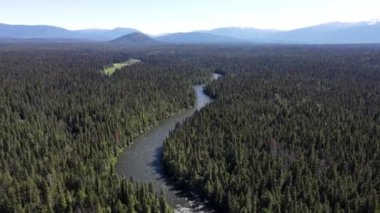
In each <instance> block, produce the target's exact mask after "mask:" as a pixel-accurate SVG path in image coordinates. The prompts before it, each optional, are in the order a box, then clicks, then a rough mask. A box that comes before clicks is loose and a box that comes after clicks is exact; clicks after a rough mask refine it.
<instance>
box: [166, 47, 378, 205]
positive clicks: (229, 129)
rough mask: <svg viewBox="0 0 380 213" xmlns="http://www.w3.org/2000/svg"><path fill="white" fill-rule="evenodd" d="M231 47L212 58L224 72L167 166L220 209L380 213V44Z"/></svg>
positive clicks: (171, 141) (169, 151) (182, 131)
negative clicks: (210, 101)
mask: <svg viewBox="0 0 380 213" xmlns="http://www.w3.org/2000/svg"><path fill="white" fill-rule="evenodd" d="M243 50H244V51H243ZM224 53H225V55H224V56H223V54H222V53H221V51H218V53H217V54H215V55H217V56H215V55H214V56H209V57H207V56H206V55H205V56H204V57H205V61H203V62H202V63H203V64H207V63H208V64H209V66H210V67H213V68H214V69H215V70H218V71H219V72H223V73H225V76H224V77H223V78H221V79H220V80H218V81H215V82H213V83H212V84H210V85H208V87H207V88H206V92H207V93H208V94H210V95H211V96H213V97H214V98H216V100H215V102H213V103H212V104H210V105H208V106H206V107H205V108H204V109H202V110H201V111H200V112H197V113H196V114H195V115H194V116H193V117H192V118H191V119H189V120H187V121H186V122H185V123H184V124H183V125H182V126H181V127H180V128H177V129H176V130H175V131H174V132H173V133H172V134H171V136H170V137H169V138H168V139H167V141H166V142H165V144H164V156H163V162H164V165H165V168H166V170H167V171H168V172H169V173H170V174H172V175H174V176H175V177H176V178H177V179H178V180H179V181H180V182H182V183H183V184H184V185H185V186H186V187H189V188H191V189H192V190H194V191H196V192H198V193H200V194H201V195H203V196H204V197H206V198H208V199H209V200H211V201H212V202H213V203H214V204H215V206H216V207H217V209H218V211H221V212H377V211H380V206H379V203H380V198H379V193H380V178H379V177H380V174H379V170H380V164H379V163H380V92H379V91H380V84H379V82H380V48H376V47H368V46H367V47H365V46H363V47H362V46H352V47H344V46H337V47H300V46H298V47H256V48H252V49H251V50H249V49H247V48H243V49H242V51H241V52H240V53H236V52H234V51H232V53H231V52H227V51H225V52H224ZM207 59H209V60H208V61H207ZM206 61H207V62H206Z"/></svg>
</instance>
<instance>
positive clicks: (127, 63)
mask: <svg viewBox="0 0 380 213" xmlns="http://www.w3.org/2000/svg"><path fill="white" fill-rule="evenodd" d="M140 62H141V61H140V60H139V59H129V60H128V61H124V62H121V63H114V64H112V66H109V67H105V68H104V69H103V72H104V74H106V75H108V76H110V75H112V74H114V73H115V72H116V70H118V69H121V68H123V67H125V66H131V65H133V64H137V63H140Z"/></svg>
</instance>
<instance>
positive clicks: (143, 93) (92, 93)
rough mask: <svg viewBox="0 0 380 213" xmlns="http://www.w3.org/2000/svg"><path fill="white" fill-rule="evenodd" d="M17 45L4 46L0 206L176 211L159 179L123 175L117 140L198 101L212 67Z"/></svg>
mask: <svg viewBox="0 0 380 213" xmlns="http://www.w3.org/2000/svg"><path fill="white" fill-rule="evenodd" d="M75 46H76V45H72V47H71V45H68V46H64V45H61V46H59V45H55V46H54V45H53V46H49V45H46V47H42V48H41V47H40V46H38V47H37V46H28V47H25V48H24V47H23V46H22V45H15V46H14V47H11V48H10V47H4V49H1V50H0V121H1V122H0V212H24V211H25V212H53V211H54V212H74V211H75V212H111V211H112V212H171V211H172V209H171V207H169V206H168V204H167V202H166V201H165V198H164V197H158V196H157V195H156V193H155V192H154V191H153V186H151V185H142V184H139V183H136V182H134V181H132V180H129V179H128V180H127V179H125V178H122V177H119V176H117V175H116V174H115V173H114V171H113V164H114V163H115V160H116V158H115V157H116V156H117V154H118V153H119V152H120V150H121V148H124V147H125V146H127V145H128V144H129V143H131V142H132V141H133V138H134V137H136V136H137V135H139V134H141V133H142V132H144V131H145V130H146V129H147V128H149V127H150V126H152V125H155V124H157V123H158V121H160V120H162V119H164V118H166V117H168V116H170V115H171V114H172V113H175V112H177V111H178V110H180V109H184V108H188V107H190V106H191V105H192V104H193V101H194V94H193V90H192V88H191V85H192V84H193V83H196V82H200V81H204V80H205V79H207V78H209V76H210V72H207V70H205V69H197V68H195V67H194V66H192V65H191V64H190V63H188V62H187V61H180V60H178V59H177V58H170V57H165V55H162V54H161V55H159V54H150V55H147V54H142V53H141V52H140V53H138V52H136V53H135V54H134V55H133V56H134V57H136V56H137V57H141V59H142V60H143V63H141V64H136V65H134V66H131V67H125V68H123V69H121V70H120V71H118V72H116V73H115V74H113V75H112V76H107V75H104V74H103V73H102V70H103V68H104V67H105V66H107V65H109V64H112V63H114V62H121V61H125V60H127V59H129V58H130V54H131V52H130V51H121V50H112V49H116V48H106V49H104V48H92V49H89V48H88V47H85V48H83V47H80V45H79V47H75Z"/></svg>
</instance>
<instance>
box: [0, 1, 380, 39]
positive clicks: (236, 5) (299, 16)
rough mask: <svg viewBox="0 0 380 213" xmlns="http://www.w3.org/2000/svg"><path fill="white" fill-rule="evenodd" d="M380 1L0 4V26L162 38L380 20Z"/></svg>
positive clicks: (59, 2) (19, 2)
mask: <svg viewBox="0 0 380 213" xmlns="http://www.w3.org/2000/svg"><path fill="white" fill-rule="evenodd" d="M379 11H380V0H0V23H8V24H28V25H30V24H47V25H55V26H60V27H65V28H68V29H83V28H105V29H111V28H115V27H132V28H137V29H139V30H141V31H143V32H145V33H150V34H159V33H168V32H186V31H191V30H196V29H212V28H217V27H225V26H238V27H256V28H264V29H285V30H288V29H294V28H299V27H304V26H310V25H316V24H321V23H326V22H336V21H340V22H359V21H366V20H371V19H380V12H379Z"/></svg>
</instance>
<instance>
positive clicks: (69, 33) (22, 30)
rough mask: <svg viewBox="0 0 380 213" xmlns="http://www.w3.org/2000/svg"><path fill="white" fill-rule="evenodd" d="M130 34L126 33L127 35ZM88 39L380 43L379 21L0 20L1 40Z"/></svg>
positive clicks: (131, 41) (173, 41) (157, 41)
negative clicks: (156, 31)
mask: <svg viewBox="0 0 380 213" xmlns="http://www.w3.org/2000/svg"><path fill="white" fill-rule="evenodd" d="M128 35H129V36H128ZM25 39H26V40H33V39H34V40H36V39H38V40H41V39H50V40H54V39H57V40H65V41H66V40H87V41H99V42H105V41H111V42H112V43H130V44H132V43H134V44H139V43H144V44H154V43H179V44H181V43H183V44H217V43H225V44H241V43H280V44H348V43H349V44H357V43H380V22H378V21H370V22H360V23H339V22H336V23H327V24H321V25H316V26H310V27H305V28H299V29H294V30H289V31H281V30H263V29H256V28H238V27H225V28H217V29H212V30H199V31H193V32H186V33H170V34H166V35H160V36H148V35H145V34H143V33H141V32H140V31H139V30H137V29H132V28H116V29H112V30H105V29H89V30H67V29H64V28H60V27H54V26H46V25H34V26H33V25H8V24H0V40H3V41H4V40H7V41H9V40H12V41H17V40H25Z"/></svg>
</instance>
